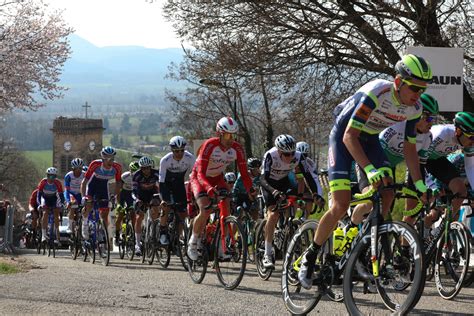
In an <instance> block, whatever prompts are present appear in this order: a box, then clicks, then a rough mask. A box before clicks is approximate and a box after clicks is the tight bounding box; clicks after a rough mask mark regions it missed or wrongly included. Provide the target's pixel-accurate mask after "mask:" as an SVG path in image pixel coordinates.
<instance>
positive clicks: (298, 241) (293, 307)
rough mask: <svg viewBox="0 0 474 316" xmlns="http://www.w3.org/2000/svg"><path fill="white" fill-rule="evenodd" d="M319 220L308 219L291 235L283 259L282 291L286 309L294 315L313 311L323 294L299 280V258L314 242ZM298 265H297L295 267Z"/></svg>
mask: <svg viewBox="0 0 474 316" xmlns="http://www.w3.org/2000/svg"><path fill="white" fill-rule="evenodd" d="M318 224H319V223H318V222H317V221H315V220H307V221H306V222H304V223H303V225H301V226H300V227H299V228H298V229H297V230H296V232H295V233H294V234H293V236H291V239H290V241H289V245H288V249H287V252H286V253H285V257H284V261H283V272H282V277H281V291H282V296H283V302H284V303H285V307H286V309H287V310H288V311H289V312H290V313H291V314H292V315H306V314H307V313H309V312H311V311H312V310H313V309H314V307H316V305H317V304H318V303H319V301H320V300H321V297H322V294H321V293H319V292H318V291H317V290H316V291H315V290H309V291H306V290H305V289H304V288H302V287H301V284H300V283H299V280H298V271H297V270H296V269H297V268H296V267H298V263H297V261H298V260H301V256H302V255H303V253H304V251H305V250H306V248H307V247H308V246H309V245H310V243H311V242H312V240H313V239H312V238H311V237H312V236H314V233H315V232H316V229H317V227H318ZM295 266H296V267H295Z"/></svg>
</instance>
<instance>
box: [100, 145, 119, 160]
mask: <svg viewBox="0 0 474 316" xmlns="http://www.w3.org/2000/svg"><path fill="white" fill-rule="evenodd" d="M116 154H117V152H116V151H115V149H114V148H113V147H110V146H106V147H104V148H102V150H101V151H100V156H101V157H102V158H104V157H107V156H115V155H116Z"/></svg>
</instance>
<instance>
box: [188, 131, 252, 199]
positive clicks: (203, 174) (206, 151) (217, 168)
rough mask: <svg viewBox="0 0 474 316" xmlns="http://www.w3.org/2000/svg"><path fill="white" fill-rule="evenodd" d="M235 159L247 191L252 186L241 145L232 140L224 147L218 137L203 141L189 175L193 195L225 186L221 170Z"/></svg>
mask: <svg viewBox="0 0 474 316" xmlns="http://www.w3.org/2000/svg"><path fill="white" fill-rule="evenodd" d="M235 160H237V166H238V168H239V171H240V173H241V175H242V181H243V183H244V186H245V189H246V190H247V192H248V191H250V189H251V187H252V180H251V179H250V176H249V173H248V170H247V162H246V160H245V152H244V149H243V148H242V146H241V145H240V144H239V143H238V142H235V141H234V142H233V143H232V145H231V146H230V148H224V147H223V146H222V145H221V143H220V140H219V138H218V137H213V138H210V139H208V140H207V141H205V142H204V144H203V145H202V147H201V150H200V151H199V155H198V158H197V160H196V163H195V164H194V167H193V170H192V172H191V176H190V182H191V188H192V191H193V193H194V195H195V196H196V197H198V196H199V195H201V194H202V193H204V192H207V191H208V190H209V189H210V188H212V187H213V186H218V187H219V188H226V187H227V185H226V184H225V181H224V176H223V172H224V171H225V169H226V168H227V166H228V165H229V164H231V163H232V162H234V161H235ZM221 178H222V179H221Z"/></svg>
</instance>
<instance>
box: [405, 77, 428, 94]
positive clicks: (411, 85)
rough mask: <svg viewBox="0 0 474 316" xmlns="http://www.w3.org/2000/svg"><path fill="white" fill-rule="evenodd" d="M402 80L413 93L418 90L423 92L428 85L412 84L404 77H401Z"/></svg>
mask: <svg viewBox="0 0 474 316" xmlns="http://www.w3.org/2000/svg"><path fill="white" fill-rule="evenodd" d="M402 82H403V83H404V84H406V85H407V86H408V88H409V89H410V90H411V91H412V92H414V93H419V92H421V93H423V92H425V91H426V89H427V88H428V87H424V86H419V85H417V84H414V83H412V82H410V81H408V80H405V79H402Z"/></svg>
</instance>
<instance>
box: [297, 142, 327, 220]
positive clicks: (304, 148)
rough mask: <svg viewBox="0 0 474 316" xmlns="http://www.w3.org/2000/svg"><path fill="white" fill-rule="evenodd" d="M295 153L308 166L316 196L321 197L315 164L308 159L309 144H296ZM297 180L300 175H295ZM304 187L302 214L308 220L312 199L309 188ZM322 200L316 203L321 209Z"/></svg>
mask: <svg viewBox="0 0 474 316" xmlns="http://www.w3.org/2000/svg"><path fill="white" fill-rule="evenodd" d="M296 151H299V152H300V153H301V157H302V158H303V159H304V160H305V161H306V164H307V165H308V171H309V172H310V173H311V176H312V177H313V179H314V182H315V183H316V185H317V187H318V191H317V193H318V195H319V196H322V195H323V188H322V187H321V184H320V183H319V178H318V174H317V171H316V164H315V163H314V161H313V160H312V159H311V158H310V157H309V144H308V143H306V142H297V143H296ZM296 177H297V178H302V174H301V173H297V174H296ZM303 185H304V193H303V200H304V201H305V203H306V205H305V212H304V218H308V217H309V215H310V214H311V212H312V211H313V206H314V205H313V197H312V196H311V192H310V191H309V187H308V186H307V185H305V183H303ZM322 202H323V201H322V200H320V201H319V202H318V206H319V207H323V206H324V204H322Z"/></svg>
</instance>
